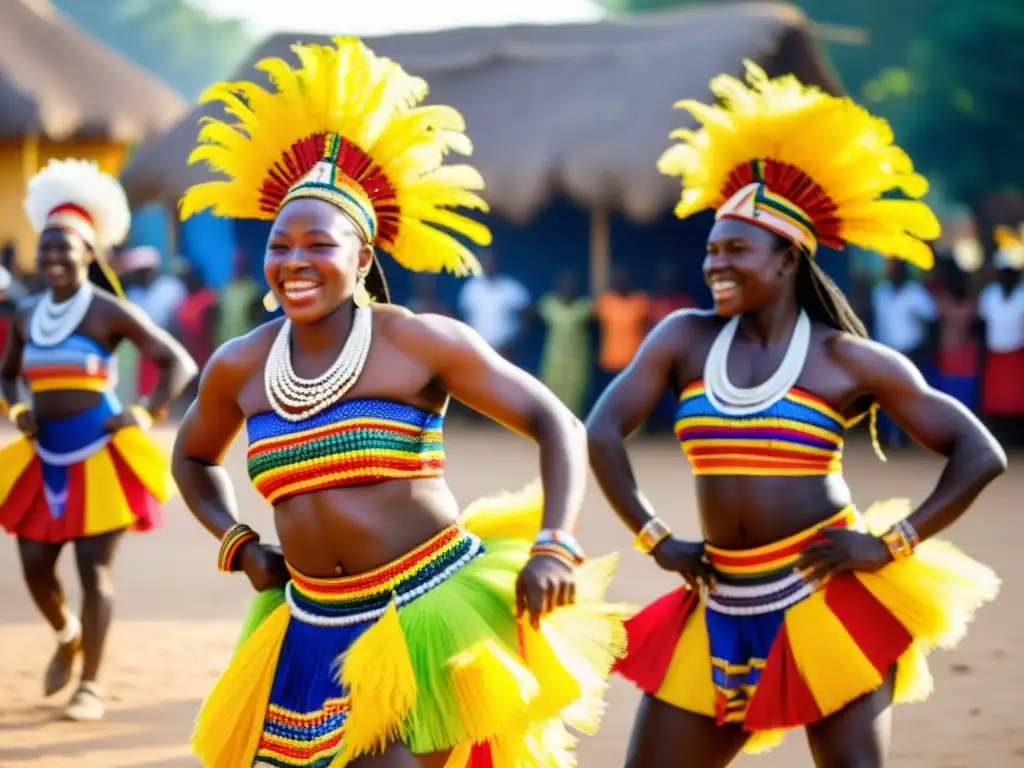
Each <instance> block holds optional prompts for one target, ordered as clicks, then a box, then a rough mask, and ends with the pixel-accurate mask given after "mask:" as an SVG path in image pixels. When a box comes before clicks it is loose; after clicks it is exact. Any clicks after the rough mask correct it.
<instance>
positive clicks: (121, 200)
mask: <svg viewBox="0 0 1024 768" xmlns="http://www.w3.org/2000/svg"><path fill="white" fill-rule="evenodd" d="M25 211H26V213H27V214H28V218H29V221H30V222H31V224H32V228H33V229H34V230H35V231H36V233H37V234H38V233H40V232H42V231H43V230H44V229H47V228H49V227H59V228H61V229H68V230H71V231H72V232H75V233H76V234H78V235H80V236H81V237H82V238H83V239H85V240H86V242H88V243H89V245H91V246H92V247H93V250H94V251H96V252H97V254H103V252H104V251H105V250H106V249H107V248H111V247H113V246H116V245H120V244H121V243H123V242H124V240H125V238H126V237H127V236H128V230H129V228H130V227H131V222H132V215H131V209H130V208H129V207H128V198H127V196H126V195H125V193H124V188H123V187H122V186H121V183H120V182H119V181H118V180H117V179H115V178H114V177H113V176H111V175H110V174H107V173H104V172H103V171H101V170H100V167H99V165H97V164H96V163H94V162H92V161H90V160H73V159H68V160H51V161H50V163H49V164H48V165H47V166H46V167H45V168H43V169H42V170H41V171H39V172H38V173H36V175H35V176H33V177H32V178H31V180H30V181H29V183H28V193H27V194H26V196H25Z"/></svg>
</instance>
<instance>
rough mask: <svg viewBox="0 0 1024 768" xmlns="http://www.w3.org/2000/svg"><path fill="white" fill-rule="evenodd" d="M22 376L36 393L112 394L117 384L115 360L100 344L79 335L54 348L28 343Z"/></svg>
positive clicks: (75, 334) (24, 353)
mask: <svg viewBox="0 0 1024 768" xmlns="http://www.w3.org/2000/svg"><path fill="white" fill-rule="evenodd" d="M21 372H22V375H23V376H24V377H25V380H26V381H27V382H28V388H29V389H30V390H31V391H32V392H55V391H64V390H85V391H87V392H108V391H111V390H113V388H114V387H115V386H116V384H117V368H116V366H115V365H114V356H113V355H112V354H111V353H110V352H109V351H108V350H106V349H104V348H103V346H101V345H100V343H99V342H97V341H93V340H92V339H90V338H88V337H87V336H81V335H79V334H77V333H73V334H71V335H70V336H68V337H67V338H66V339H64V340H63V341H61V342H59V343H58V344H56V345H54V346H52V347H44V346H40V345H39V344H36V343H35V342H33V341H32V340H31V339H30V340H29V341H27V342H26V343H25V348H24V350H23V352H22V358H21Z"/></svg>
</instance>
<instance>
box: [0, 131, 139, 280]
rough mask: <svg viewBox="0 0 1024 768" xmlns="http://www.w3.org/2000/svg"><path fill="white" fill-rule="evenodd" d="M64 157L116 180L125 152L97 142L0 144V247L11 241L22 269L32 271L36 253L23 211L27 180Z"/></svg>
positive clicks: (122, 149)
mask: <svg viewBox="0 0 1024 768" xmlns="http://www.w3.org/2000/svg"><path fill="white" fill-rule="evenodd" d="M68 157H74V158H78V159H81V160H95V161H96V162H97V163H99V166H100V168H102V169H103V170H104V171H106V172H107V173H110V174H113V175H114V176H116V175H117V174H119V173H120V172H121V166H123V165H124V162H125V159H126V158H127V148H126V147H125V146H124V145H121V144H110V143H108V142H100V141H68V142H52V141H48V140H46V139H39V140H36V139H35V138H33V137H29V138H25V139H16V140H9V141H0V243H6V242H7V241H9V240H13V241H14V243H15V246H16V247H17V249H18V264H19V265H20V266H21V268H22V269H25V270H32V269H33V267H34V264H35V252H36V236H35V233H34V232H33V231H32V228H31V227H30V226H29V223H28V218H27V217H26V216H25V208H24V199H25V189H26V187H27V185H28V180H29V179H30V178H31V177H32V175H33V174H34V173H35V172H36V171H37V170H39V169H40V168H42V167H43V166H44V165H46V164H47V163H48V162H49V161H50V160H51V159H61V158H68Z"/></svg>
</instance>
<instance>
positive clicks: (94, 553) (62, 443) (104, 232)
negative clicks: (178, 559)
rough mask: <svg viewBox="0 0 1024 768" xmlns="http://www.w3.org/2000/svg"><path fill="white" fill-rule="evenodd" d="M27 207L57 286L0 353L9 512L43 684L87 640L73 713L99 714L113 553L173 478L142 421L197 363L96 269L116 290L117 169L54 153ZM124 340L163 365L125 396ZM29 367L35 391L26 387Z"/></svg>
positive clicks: (19, 317)
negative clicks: (67, 551)
mask: <svg viewBox="0 0 1024 768" xmlns="http://www.w3.org/2000/svg"><path fill="white" fill-rule="evenodd" d="M25 207H26V209H27V211H28V215H29V219H30V221H31V222H32V226H33V227H34V228H35V230H36V232H37V233H38V234H39V251H38V257H37V260H38V261H37V263H38V266H39V270H40V272H42V274H43V275H44V276H45V278H46V282H47V285H48V289H47V291H46V293H45V294H44V295H43V296H42V297H40V298H38V299H37V300H34V301H32V303H30V304H25V305H23V306H22V307H20V308H19V310H18V312H17V314H16V316H15V323H14V328H13V329H12V331H11V333H10V334H9V336H8V340H7V346H6V348H5V350H4V355H3V360H2V362H0V391H2V394H3V397H4V399H5V400H6V401H7V402H8V403H9V404H10V411H9V413H8V416H9V417H10V419H11V422H12V423H13V424H14V425H15V426H16V427H17V428H18V429H19V430H21V432H22V433H23V434H22V436H21V437H20V438H18V439H17V440H15V441H14V442H13V443H11V444H10V445H8V446H6V447H5V448H3V450H0V524H2V525H3V527H4V528H5V529H7V531H8V532H9V533H11V534H13V535H14V536H16V537H17V539H18V553H19V554H20V556H21V564H22V569H23V571H24V575H25V582H26V584H27V585H28V588H29V592H30V593H31V594H32V598H33V600H34V601H35V603H36V606H37V607H38V608H39V610H40V612H41V613H42V614H43V616H44V617H45V618H46V620H47V622H49V624H50V626H51V627H53V630H54V632H55V633H56V635H57V652H56V653H55V654H54V656H53V658H52V659H51V661H50V664H49V666H48V667H47V670H46V677H45V683H44V690H45V693H46V695H48V696H49V695H52V694H55V693H57V692H58V691H60V690H63V689H64V688H65V687H66V686H67V685H68V683H69V682H70V681H71V675H72V666H73V663H74V660H75V657H76V656H78V654H79V653H83V654H84V666H83V669H82V679H81V682H80V684H79V686H78V689H77V690H76V692H75V694H74V696H73V697H72V699H71V702H70V704H69V705H68V707H67V709H66V710H65V714H66V716H67V717H68V718H70V719H72V720H98V719H100V718H101V717H102V716H103V714H104V706H103V691H102V689H101V688H100V686H99V684H98V682H97V680H98V675H99V670H100V661H101V659H102V655H103V647H104V643H105V641H106V638H107V631H108V629H109V628H110V622H111V616H112V613H113V585H112V582H111V576H110V569H111V567H112V566H113V564H114V555H115V554H116V551H117V547H118V544H119V543H120V541H121V538H122V534H124V532H125V531H127V530H134V531H151V530H154V529H155V528H157V527H159V526H160V525H161V523H162V521H163V514H162V511H161V505H162V504H163V503H164V502H165V501H166V500H167V497H168V495H169V493H170V489H171V486H170V483H169V479H170V478H169V472H168V470H169V468H170V462H169V459H168V457H167V456H166V455H165V454H164V452H163V451H162V450H161V449H160V448H159V446H158V445H157V444H156V443H155V442H154V441H153V439H152V438H151V437H149V436H148V435H147V434H146V430H147V429H148V428H149V427H150V426H151V425H152V424H153V422H154V421H156V420H159V419H161V418H163V416H164V415H165V413H166V410H167V406H168V404H169V403H170V402H171V401H172V400H173V399H174V398H175V397H177V395H178V394H179V393H180V392H181V391H182V390H183V389H184V388H185V386H187V384H188V383H189V381H190V380H191V379H192V378H193V377H194V376H195V374H196V367H195V364H194V363H193V362H192V360H191V358H189V356H188V354H187V353H186V352H185V351H184V349H182V348H181V346H180V345H179V344H178V343H177V342H176V341H174V339H172V338H171V337H170V336H169V335H168V334H167V333H165V332H163V331H161V330H160V329H159V328H157V327H156V326H155V325H154V324H153V323H152V321H150V320H149V319H148V318H147V317H146V315H145V314H144V313H143V312H141V311H140V310H139V309H138V308H137V307H135V306H133V305H132V304H131V303H129V302H128V301H126V300H124V298H123V297H122V296H120V295H113V294H110V293H108V292H106V291H105V290H102V289H100V288H96V287H94V286H93V285H92V283H90V282H89V280H88V278H87V274H88V270H89V266H90V264H92V263H97V264H99V265H100V267H102V268H104V271H105V273H106V275H107V278H108V283H109V284H110V285H112V286H113V287H114V288H115V290H118V291H119V286H120V284H119V282H118V281H117V278H116V277H115V276H114V275H113V272H112V271H111V270H109V268H107V265H106V262H105V253H106V249H107V248H109V247H110V246H112V245H116V244H118V243H120V242H121V241H122V240H123V239H124V237H125V236H126V235H127V234H128V227H129V224H130V222H131V214H130V213H129V210H128V201H127V200H126V199H125V194H124V190H122V189H121V185H120V184H119V183H118V182H117V180H116V179H114V178H112V177H110V176H108V175H106V174H105V173H102V172H101V171H100V170H99V168H98V167H97V166H96V165H95V164H94V163H90V162H87V161H84V160H54V161H51V162H50V164H49V165H48V166H47V167H46V168H44V169H43V170H41V171H40V172H39V173H38V174H36V175H35V176H34V177H33V178H32V180H31V181H30V182H29V187H28V196H27V198H26V200H25ZM123 341H129V342H131V343H132V344H134V345H135V346H136V347H137V348H138V349H139V350H141V352H142V354H143V355H145V356H146V357H147V358H148V359H150V360H152V361H153V362H154V364H155V365H156V367H157V369H158V370H159V373H160V375H159V382H158V384H157V386H156V388H155V390H154V391H153V394H152V395H151V396H150V397H149V398H147V399H145V400H143V401H140V402H139V403H138V404H136V405H133V406H131V407H130V408H127V409H126V408H124V407H123V406H122V405H121V402H120V401H119V400H118V398H117V396H116V395H115V394H114V386H115V384H116V360H115V357H114V352H115V351H116V350H117V348H118V345H120V344H121V342H123ZM20 378H24V380H25V381H26V382H27V384H28V389H29V390H30V391H31V395H32V396H31V400H30V401H29V402H21V401H19V395H18V380H19V379H20ZM68 542H73V545H74V548H75V556H76V559H77V562H78V573H79V577H80V578H81V582H82V592H83V604H82V614H81V619H79V617H78V615H76V614H75V613H74V612H72V611H71V610H70V609H69V608H68V607H67V605H66V604H65V599H64V589H63V587H62V586H61V583H60V581H59V579H58V578H57V573H56V565H57V558H58V557H59V555H60V553H61V550H62V549H63V548H64V545H65V544H67V543H68Z"/></svg>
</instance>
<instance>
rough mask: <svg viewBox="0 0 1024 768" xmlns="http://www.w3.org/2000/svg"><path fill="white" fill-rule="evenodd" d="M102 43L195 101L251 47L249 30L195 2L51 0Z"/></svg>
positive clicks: (226, 73) (229, 70) (242, 58)
mask: <svg viewBox="0 0 1024 768" xmlns="http://www.w3.org/2000/svg"><path fill="white" fill-rule="evenodd" d="M53 4H54V5H55V6H57V7H58V8H59V9H60V10H61V11H63V12H64V13H65V14H67V15H68V16H69V17H70V18H71V19H72V20H73V21H74V22H75V23H76V24H78V25H79V26H80V27H81V28H82V29H84V30H85V31H86V32H87V33H89V34H90V35H93V36H94V37H96V38H98V39H99V40H102V41H103V42H105V43H106V44H107V45H109V46H110V47H112V48H114V49H115V50H118V51H120V52H121V53H123V54H124V55H125V56H127V57H128V58H130V59H132V60H133V61H134V62H136V63H137V64H139V65H140V66H141V67H143V68H145V69H147V70H149V71H150V72H152V73H153V74H154V75H156V76H157V77H159V78H160V79H161V80H163V81H164V82H165V83H167V84H168V85H170V86H171V87H172V88H174V89H175V90H177V91H178V92H179V93H181V94H182V95H183V96H185V98H187V99H191V100H194V99H195V98H196V97H197V96H198V95H199V94H200V93H201V92H202V90H203V89H204V88H205V87H206V86H207V85H209V84H210V83H211V82H214V81H215V80H217V79H218V78H223V77H226V76H229V75H230V74H231V72H232V71H233V70H234V69H235V68H236V67H237V66H238V65H239V64H240V63H241V62H242V61H243V60H244V58H245V56H246V55H247V54H248V53H249V51H250V50H251V49H252V41H251V40H250V39H249V37H248V35H247V33H246V30H245V27H244V26H243V24H242V23H241V22H239V21H233V20H224V19H220V18H217V17H214V16H211V15H210V14H209V13H207V12H206V11H204V10H203V9H202V8H200V7H199V6H198V5H196V4H195V3H193V2H192V1H191V0H53Z"/></svg>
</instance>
